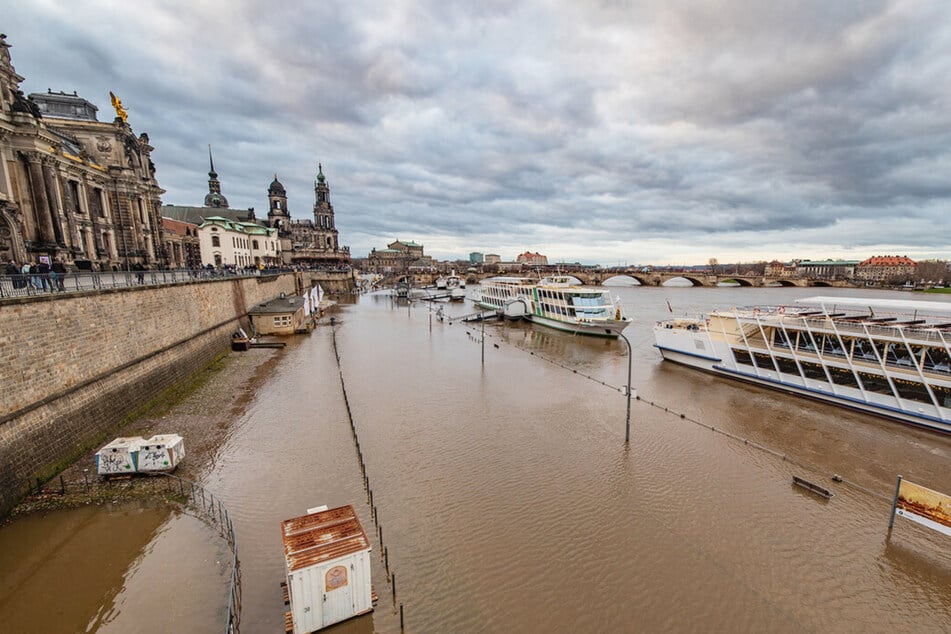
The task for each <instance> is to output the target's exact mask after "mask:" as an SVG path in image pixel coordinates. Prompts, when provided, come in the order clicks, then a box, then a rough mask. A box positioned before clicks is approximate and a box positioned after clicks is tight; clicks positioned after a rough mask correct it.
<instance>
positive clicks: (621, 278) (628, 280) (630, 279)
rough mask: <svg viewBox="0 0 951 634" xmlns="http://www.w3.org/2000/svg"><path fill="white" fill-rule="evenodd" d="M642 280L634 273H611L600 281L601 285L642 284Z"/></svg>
mask: <svg viewBox="0 0 951 634" xmlns="http://www.w3.org/2000/svg"><path fill="white" fill-rule="evenodd" d="M644 285H645V284H644V282H643V281H641V280H639V279H638V278H637V277H636V276H634V275H612V276H611V277H608V278H607V279H604V280H602V281H601V286H644Z"/></svg>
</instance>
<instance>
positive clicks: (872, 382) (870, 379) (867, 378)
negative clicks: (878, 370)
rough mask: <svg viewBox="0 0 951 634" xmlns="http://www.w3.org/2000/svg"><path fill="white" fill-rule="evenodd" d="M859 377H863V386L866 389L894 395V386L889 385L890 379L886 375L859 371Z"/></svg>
mask: <svg viewBox="0 0 951 634" xmlns="http://www.w3.org/2000/svg"><path fill="white" fill-rule="evenodd" d="M859 379H861V381H862V386H863V387H864V388H865V390H866V391H868V392H878V393H879V394H888V395H889V396H892V388H891V387H890V386H889V385H888V379H886V378H885V377H883V376H881V375H879V374H871V373H869V372H859Z"/></svg>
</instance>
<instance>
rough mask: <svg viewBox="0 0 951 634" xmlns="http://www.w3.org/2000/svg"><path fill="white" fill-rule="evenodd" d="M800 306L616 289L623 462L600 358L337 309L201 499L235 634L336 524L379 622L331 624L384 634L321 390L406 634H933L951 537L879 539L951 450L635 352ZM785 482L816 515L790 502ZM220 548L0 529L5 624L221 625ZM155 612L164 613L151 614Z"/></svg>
mask: <svg viewBox="0 0 951 634" xmlns="http://www.w3.org/2000/svg"><path fill="white" fill-rule="evenodd" d="M815 290H816V289H749V288H746V289H744V288H716V289H709V288H704V289H700V288H621V289H614V291H616V293H617V294H618V295H620V297H621V299H622V302H623V305H624V307H625V310H626V312H627V313H628V314H629V315H631V316H633V318H634V320H635V322H634V324H633V325H632V326H630V327H629V328H628V330H627V334H628V336H629V338H630V340H631V343H632V346H633V351H634V355H633V361H634V366H633V376H634V380H633V383H634V387H635V388H636V391H637V394H638V396H639V397H640V398H641V399H642V400H641V401H639V402H638V401H635V402H634V403H633V405H632V409H631V442H630V444H629V446H625V445H624V442H623V439H624V422H625V405H626V401H625V398H624V396H623V394H622V391H621V389H620V388H621V387H622V386H623V385H624V384H625V383H626V380H627V371H628V357H627V350H626V346H625V345H624V343H623V342H622V341H620V340H613V341H612V340H602V339H593V338H580V337H572V336H571V335H568V334H565V333H560V332H556V331H553V330H548V329H544V328H542V327H539V326H532V325H527V324H503V323H486V324H485V326H484V328H485V335H486V336H485V347H484V359H485V361H484V364H483V362H482V354H483V349H482V345H481V344H480V339H481V336H482V332H481V330H482V325H481V324H478V323H461V322H456V323H453V324H452V325H449V324H448V323H445V322H440V321H439V320H438V319H436V318H435V317H433V316H432V314H431V312H430V310H429V306H428V305H427V304H426V303H424V302H420V303H416V304H414V305H412V306H411V307H409V308H408V307H407V306H406V305H402V306H401V305H397V304H395V303H394V302H393V301H392V300H391V298H389V297H388V296H383V295H369V296H363V297H360V298H359V300H358V302H357V303H355V304H352V305H343V306H340V307H339V309H337V311H336V312H335V313H334V315H335V318H336V321H337V323H336V326H335V328H334V329H333V330H334V331H335V332H336V340H337V345H338V349H339V353H340V370H338V366H337V362H336V359H335V356H334V350H333V336H332V329H331V327H330V325H329V323H326V322H327V320H326V319H324V320H323V322H322V325H321V326H319V327H318V329H317V330H316V331H315V332H314V333H313V334H311V335H310V336H307V337H298V338H295V339H294V340H292V341H291V343H290V345H289V346H288V347H287V348H286V349H285V350H284V351H283V353H281V354H282V355H283V358H282V359H281V360H280V362H279V363H277V364H275V365H274V369H273V371H272V373H271V374H270V375H269V376H267V377H266V378H265V379H264V380H263V381H262V382H261V384H260V385H259V386H258V387H257V390H256V395H255V398H253V399H252V400H251V401H250V402H249V403H248V404H247V407H246V408H245V410H244V411H243V412H241V413H240V414H238V415H237V418H236V419H235V421H234V428H233V433H232V434H231V436H230V438H229V440H228V441H227V442H226V444H225V445H224V446H223V447H222V449H221V451H220V452H219V454H218V456H217V457H216V459H215V460H214V462H213V464H209V466H208V468H207V469H206V471H205V473H204V475H203V478H202V480H203V484H204V485H205V486H206V487H207V488H208V489H209V490H210V491H213V492H214V493H215V494H216V495H217V496H219V497H220V498H221V499H222V501H223V502H224V503H225V505H226V506H227V507H228V508H229V509H230V512H231V517H232V519H233V521H234V523H235V530H236V533H237V543H238V548H239V555H240V557H241V571H242V578H243V584H242V587H243V611H242V623H241V629H242V631H244V632H280V631H282V625H283V614H284V610H285V607H284V606H283V605H282V601H281V592H280V587H279V583H280V582H281V580H282V577H283V572H284V571H283V560H282V548H281V539H280V532H279V524H280V521H281V520H283V519H286V518H289V517H293V516H296V515H300V514H302V513H304V512H305V510H306V509H307V508H308V507H313V506H317V505H320V504H327V505H330V506H336V505H341V504H348V503H353V504H354V505H355V506H356V508H357V510H358V512H359V513H360V515H361V518H362V521H363V523H364V526H365V527H366V529H367V532H368V534H371V535H372V542H373V546H374V554H373V562H374V569H373V583H374V586H375V588H376V591H377V593H378V594H379V596H380V601H379V603H378V605H377V608H376V611H375V612H374V613H373V614H372V615H370V616H367V617H363V618H360V619H356V620H353V621H350V622H348V623H346V624H345V625H344V626H343V627H338V628H337V629H334V630H331V631H334V632H372V631H378V632H398V631H399V629H400V625H399V614H398V610H397V609H396V607H395V605H394V601H393V599H392V597H391V587H390V585H389V584H388V583H387V577H386V572H385V571H384V568H383V563H382V559H381V557H380V556H379V555H380V554H381V552H382V548H381V547H380V543H379V535H378V533H377V529H376V526H375V525H374V523H373V521H372V520H371V517H370V508H369V506H368V504H367V496H366V493H365V491H364V488H363V483H362V478H361V471H360V465H359V462H358V460H357V455H356V451H355V449H354V444H353V438H352V436H351V432H350V426H349V423H348V419H347V411H346V407H345V405H344V401H343V397H342V392H341V382H340V376H341V374H340V373H341V371H342V376H343V379H344V382H345V385H346V389H347V393H348V395H349V401H350V405H351V411H352V415H353V420H354V423H355V426H356V429H357V432H358V434H359V439H360V443H361V447H362V452H363V456H364V458H365V461H366V469H367V475H368V476H369V479H370V484H371V487H372V489H373V495H374V504H375V505H376V506H377V509H378V514H379V522H380V525H381V526H382V527H383V544H384V545H385V546H386V548H387V554H388V558H389V564H390V568H391V571H392V572H395V573H396V578H397V581H396V584H397V592H396V602H395V603H396V605H398V604H400V603H402V604H403V606H404V610H405V625H406V630H407V631H410V632H509V631H523V632H579V631H581V632H625V631H764V630H767V631H771V632H787V631H788V632H800V631H824V632H825V631H842V632H858V631H868V630H873V631H875V630H883V629H893V628H896V627H901V628H902V629H910V630H918V631H941V630H945V631H946V630H947V628H948V624H949V623H951V548H949V546H951V543H949V541H948V538H947V537H944V536H942V535H940V534H937V533H933V532H929V531H927V530H926V529H924V528H922V527H920V526H918V525H915V524H911V523H909V522H907V521H903V520H901V519H899V520H898V521H897V523H896V525H895V530H894V531H893V533H892V535H891V538H890V539H889V540H886V528H887V524H888V516H889V509H890V501H891V494H892V490H893V487H894V483H895V477H896V476H897V475H898V474H902V475H904V476H905V477H906V478H908V479H909V480H913V481H915V482H918V483H921V484H923V485H925V486H928V487H930V488H934V489H937V490H940V491H944V492H951V469H949V468H948V466H949V464H951V438H949V437H943V436H938V435H935V434H931V433H927V432H923V431H918V430H915V429H911V428H909V427H906V426H903V425H900V424H898V423H893V422H889V421H885V420H879V419H876V418H872V417H869V416H867V415H863V414H857V413H851V412H848V411H846V410H843V409H840V408H837V407H834V406H830V405H824V404H820V403H814V402H811V401H808V400H805V399H802V398H798V397H794V396H791V395H787V394H784V393H781V392H775V391H769V390H765V389H763V388H759V387H755V386H749V385H745V384H741V383H737V382H732V381H729V380H727V379H723V378H719V377H714V376H709V375H706V374H703V373H700V372H698V371H696V370H692V369H689V368H685V367H681V366H677V365H673V364H671V363H669V362H662V361H661V359H660V355H659V354H658V353H657V352H656V350H655V349H654V348H653V339H652V335H651V327H652V325H653V324H654V322H655V321H656V320H658V319H663V318H665V317H667V316H668V315H669V313H668V308H667V302H668V301H669V302H670V305H671V306H672V307H673V310H674V312H675V314H678V315H679V314H691V315H695V314H699V313H701V312H704V311H706V310H708V309H710V308H713V307H728V306H731V305H739V304H752V303H788V302H791V301H792V300H793V299H795V298H796V297H804V296H808V295H814V294H817V293H816V292H815ZM822 291H823V292H822V294H825V295H829V294H843V295H846V294H847V295H852V296H857V295H861V293H860V292H859V291H855V290H838V289H822ZM883 295H887V296H894V297H900V298H908V297H909V295H908V294H900V293H892V294H883ZM916 299H918V297H916ZM444 309H445V310H446V311H447V313H449V314H457V315H460V314H463V313H465V312H471V311H472V310H473V309H472V305H471V304H470V303H466V304H465V305H452V306H445V307H444ZM430 323H431V324H432V325H431V329H430ZM255 353H256V351H253V350H252V351H249V352H248V353H244V354H255ZM650 403H654V404H655V406H651V405H650ZM664 408H666V409H667V410H668V411H666V412H665V411H664ZM681 414H683V415H684V417H683V418H681ZM691 420H696V421H700V422H702V423H704V424H705V425H710V426H713V427H715V428H717V429H722V430H724V431H727V432H729V433H730V434H733V435H735V436H738V437H741V438H745V439H749V440H751V441H755V442H756V443H759V444H761V445H765V446H767V447H769V448H770V449H772V450H774V451H776V452H778V453H779V454H786V455H787V457H788V459H786V460H784V459H783V458H782V457H781V456H777V455H774V454H772V453H769V452H765V451H762V450H761V449H757V448H755V447H753V446H752V445H750V444H744V443H743V442H742V441H737V440H735V439H733V438H730V437H727V436H726V435H724V434H720V433H715V432H713V431H711V430H710V429H708V428H706V427H703V426H701V425H697V424H695V423H693V422H691ZM186 443H187V439H186ZM803 465H806V466H803ZM832 474H838V475H840V476H841V477H842V478H844V479H845V480H846V481H847V482H846V483H841V484H840V483H836V482H833V481H832V479H831V475H832ZM794 475H801V476H804V477H807V479H810V480H813V481H815V482H818V483H820V484H821V485H822V486H825V487H827V488H829V489H831V490H832V491H833V492H834V493H835V497H834V498H832V499H831V500H829V501H826V500H822V499H819V498H817V497H815V496H813V495H811V494H809V493H805V492H803V491H802V490H800V489H798V488H794V487H793V486H792V485H791V480H792V477H793V476H794ZM849 483H854V486H853V485H852V484H849ZM115 513H120V514H122V513H125V514H131V515H128V516H126V515H122V516H121V517H117V516H116V515H115ZM30 522H32V524H31V523H30ZM120 522H121V527H119V528H117V526H119V524H120ZM105 535H109V536H110V537H105ZM119 536H121V537H119ZM106 544H108V547H106ZM90 549H91V551H92V552H94V553H95V554H96V556H95V557H93V556H90V553H89V551H90ZM226 552H227V548H226V547H224V546H223V545H221V544H220V543H219V540H217V538H215V537H214V534H213V532H212V531H211V530H210V529H206V528H204V527H203V525H202V524H201V523H200V522H199V521H198V520H197V519H194V518H190V517H188V516H185V515H181V514H174V515H170V514H169V512H168V511H167V510H162V509H154V508H153V509H141V510H138V509H120V510H111V511H107V510H104V509H101V508H98V507H97V508H84V509H80V510H77V511H71V512H68V513H64V514H62V515H58V514H55V513H54V514H49V515H47V516H44V517H38V518H27V519H25V520H19V521H17V522H14V523H13V524H11V525H9V526H6V527H4V528H3V529H0V564H2V566H3V569H4V570H5V571H7V570H14V571H16V572H15V574H14V575H13V576H10V575H8V574H7V573H6V572H5V574H4V580H3V585H2V587H0V592H2V594H0V615H2V616H3V618H7V615H10V614H14V613H20V614H22V613H23V611H24V606H25V605H26V604H28V605H29V607H30V610H31V611H32V612H31V613H32V614H34V615H35V616H36V618H39V619H44V618H45V619H46V620H44V621H41V624H40V626H39V627H38V628H36V629H30V628H22V629H17V630H16V631H90V632H91V631H99V630H100V629H108V626H109V625H110V624H112V625H113V627H114V626H115V625H119V624H121V625H123V626H124V627H123V629H124V631H133V632H167V631H217V629H220V628H218V623H221V624H223V616H222V615H223V610H224V604H225V602H226V600H227V599H226V592H225V591H226V589H227V567H226V565H224V564H222V561H224V560H225V559H227V557H226V555H224V554H223V553H226ZM172 557H179V558H180V559H181V560H182V563H180V564H170V563H168V562H170V561H172V559H170V558H172ZM106 561H108V562H109V563H108V565H107V566H105V568H104V562H106ZM175 561H177V560H175ZM52 579H59V580H60V581H61V582H62V585H56V586H49V585H48V584H49V583H50V581H49V580H52ZM66 581H70V582H71V583H66ZM103 597H105V599H103ZM52 603H55V604H56V606H57V608H56V609H57V611H56V612H55V613H54V612H52V611H51V610H50V608H49V606H50V605H51V604H52ZM160 605H168V606H169V607H172V606H173V607H174V609H169V610H167V611H165V612H162V616H161V618H160V619H155V618H154V615H155V610H156V606H160ZM104 615H106V616H104ZM146 616H148V617H149V618H145V617H146ZM216 618H218V619H220V620H219V621H217V622H216V621H215V619H216ZM5 622H9V621H5ZM103 624H105V625H106V626H107V627H103ZM222 627H223V626H222Z"/></svg>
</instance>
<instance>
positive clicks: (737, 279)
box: [717, 277, 753, 286]
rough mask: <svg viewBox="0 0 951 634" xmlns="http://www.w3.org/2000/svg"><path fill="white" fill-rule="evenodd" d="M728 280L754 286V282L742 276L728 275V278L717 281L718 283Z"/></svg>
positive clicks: (741, 284)
mask: <svg viewBox="0 0 951 634" xmlns="http://www.w3.org/2000/svg"><path fill="white" fill-rule="evenodd" d="M727 282H735V283H736V284H737V285H738V286H753V283H752V282H751V281H749V280H747V279H743V278H742V277H728V278H726V279H723V280H720V281H718V282H717V285H718V286H719V285H720V284H725V283H727Z"/></svg>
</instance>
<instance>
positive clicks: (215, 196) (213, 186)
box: [205, 145, 228, 208]
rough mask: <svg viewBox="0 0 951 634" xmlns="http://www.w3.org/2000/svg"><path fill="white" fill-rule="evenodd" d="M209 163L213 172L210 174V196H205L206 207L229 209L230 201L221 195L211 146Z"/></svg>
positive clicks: (209, 148) (209, 147)
mask: <svg viewBox="0 0 951 634" xmlns="http://www.w3.org/2000/svg"><path fill="white" fill-rule="evenodd" d="M208 163H209V164H210V165H211V171H210V172H208V194H207V195H206V196H205V207H224V208H227V207H228V199H227V198H225V197H224V196H222V195H221V183H220V182H218V173H217V172H215V161H214V159H213V158H211V145H209V146H208Z"/></svg>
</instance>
